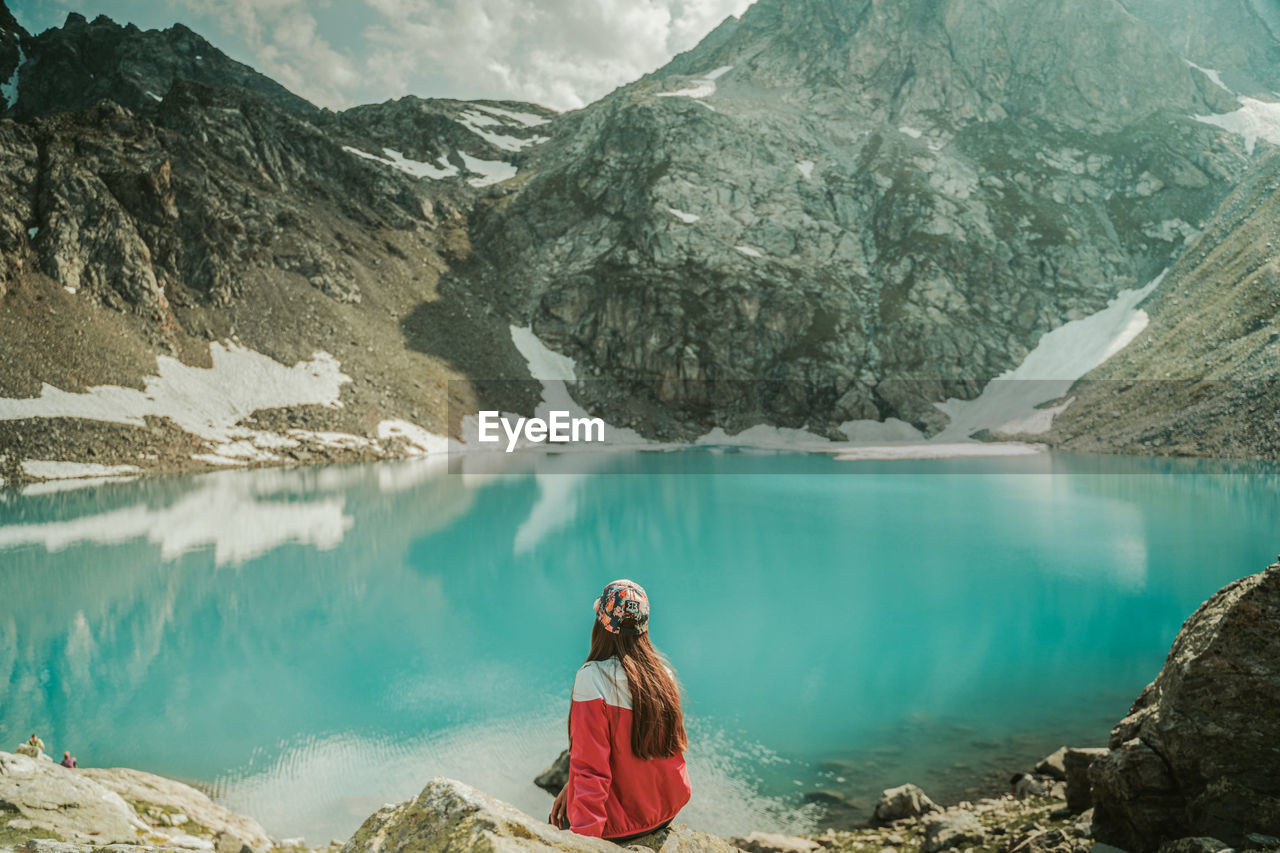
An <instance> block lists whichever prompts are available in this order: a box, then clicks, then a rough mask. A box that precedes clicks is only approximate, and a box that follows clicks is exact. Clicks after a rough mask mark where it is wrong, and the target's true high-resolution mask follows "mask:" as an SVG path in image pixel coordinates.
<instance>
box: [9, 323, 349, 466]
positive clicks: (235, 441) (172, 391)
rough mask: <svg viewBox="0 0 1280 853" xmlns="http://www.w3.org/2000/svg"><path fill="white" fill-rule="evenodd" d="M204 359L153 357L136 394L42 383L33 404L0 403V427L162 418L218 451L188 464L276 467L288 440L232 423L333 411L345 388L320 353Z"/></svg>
mask: <svg viewBox="0 0 1280 853" xmlns="http://www.w3.org/2000/svg"><path fill="white" fill-rule="evenodd" d="M209 354H210V357H211V359H212V362H213V364H212V366H211V367H208V368H204V367H189V366H187V365H185V364H183V363H182V362H181V361H178V360H177V359H175V358H171V357H169V356H163V355H162V356H158V357H157V358H156V369H157V374H156V375H154V376H148V377H146V378H145V379H144V380H143V390H141V391H139V390H137V389H134V388H122V387H120V386H117V385H98V386H95V387H92V388H90V389H89V390H87V391H85V392H84V393H74V392H68V391H62V390H60V389H58V388H55V387H53V386H52V385H48V384H45V385H44V386H43V387H42V388H41V389H40V396H39V397H22V398H0V420H21V419H26V418H58V417H62V418H83V419H85V420H93V421H106V422H109V423H121V424H129V425H131V426H145V425H146V420H145V418H146V417H147V416H148V415H150V416H153V417H158V418H169V419H170V420H172V421H173V422H174V423H175V424H177V426H178V427H180V428H181V429H183V430H185V431H186V432H189V433H191V434H192V435H195V436H198V437H199V438H203V439H205V440H206V441H209V442H212V443H213V444H216V445H218V447H217V448H216V449H215V453H214V454H201V455H199V456H196V457H193V458H197V459H199V460H200V461H206V462H209V461H212V459H211V458H210V457H212V456H214V455H215V454H216V456H218V457H226V458H229V459H232V460H251V461H279V460H278V457H276V456H275V455H273V454H271V453H269V452H268V451H269V450H270V449H271V448H273V447H282V446H294V447H296V446H297V442H296V441H294V440H291V439H288V438H284V437H282V436H278V435H275V434H273V433H267V432H261V431H258V430H251V429H247V428H244V427H238V426H236V424H238V423H239V422H240V421H241V420H243V419H244V418H247V417H249V416H250V415H252V414H253V413H254V412H256V411H258V410H260V409H273V408H281V407H285V406H306V405H315V406H328V407H330V408H340V407H341V406H342V403H341V401H340V400H339V396H340V394H341V389H342V386H343V385H344V384H345V383H347V382H350V381H351V377H349V376H347V375H346V374H344V373H343V372H342V371H341V369H340V367H339V364H338V361H337V359H335V358H334V357H333V356H331V355H329V354H328V353H326V352H316V353H314V354H313V355H312V357H311V358H310V359H309V360H307V361H300V362H298V363H297V364H295V365H293V366H292V367H288V366H285V365H283V364H281V363H280V362H278V361H275V360H274V359H272V358H270V357H269V356H266V355H263V354H262V353H259V352H255V351H253V350H250V349H246V348H245V347H242V346H240V345H238V344H234V343H232V344H221V343H212V344H210V345H209ZM217 464H223V460H222V459H219V461H218V463H217ZM232 464H241V463H232Z"/></svg>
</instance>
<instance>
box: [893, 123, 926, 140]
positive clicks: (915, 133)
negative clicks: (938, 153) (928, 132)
mask: <svg viewBox="0 0 1280 853" xmlns="http://www.w3.org/2000/svg"><path fill="white" fill-rule="evenodd" d="M898 133H901V134H904V135H906V136H910V137H911V138H912V139H919V138H920V137H922V136H924V131H922V130H916V129H915V128H914V127H907V126H906V125H905V124H904V125H903V126H902V127H900V128H898Z"/></svg>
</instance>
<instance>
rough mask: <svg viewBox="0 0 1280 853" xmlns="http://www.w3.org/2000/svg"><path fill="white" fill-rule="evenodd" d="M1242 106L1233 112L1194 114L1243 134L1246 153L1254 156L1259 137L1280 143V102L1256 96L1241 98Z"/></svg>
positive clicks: (1225, 128)
mask: <svg viewBox="0 0 1280 853" xmlns="http://www.w3.org/2000/svg"><path fill="white" fill-rule="evenodd" d="M1239 101H1240V104H1241V107H1240V109H1238V110H1236V111H1235V112H1233V113H1219V114H1217V115H1207V116H1193V118H1195V120H1196V121H1202V122H1204V123H1205V124H1212V125H1216V126H1217V127H1220V128H1222V129H1223V130H1225V131H1227V132H1229V133H1234V134H1237V135H1238V136H1243V137H1244V140H1245V153H1246V154H1248V155H1250V156H1252V155H1253V149H1254V146H1255V145H1256V144H1257V142H1258V140H1259V139H1265V140H1266V141H1267V142H1270V143H1272V144H1273V145H1280V103H1277V102H1273V101H1259V100H1257V99H1256V98H1243V97H1242V98H1239Z"/></svg>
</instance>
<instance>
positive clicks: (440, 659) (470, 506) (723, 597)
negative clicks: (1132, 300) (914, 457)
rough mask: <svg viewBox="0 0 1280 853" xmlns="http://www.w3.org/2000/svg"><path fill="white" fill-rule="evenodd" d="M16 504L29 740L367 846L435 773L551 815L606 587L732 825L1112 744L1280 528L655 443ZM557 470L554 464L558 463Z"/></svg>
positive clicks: (712, 805)
mask: <svg viewBox="0 0 1280 853" xmlns="http://www.w3.org/2000/svg"><path fill="white" fill-rule="evenodd" d="M580 463H581V460H578V464H573V465H572V467H566V466H567V464H568V463H566V462H565V458H564V457H559V458H557V457H547V458H545V459H544V460H542V461H541V462H539V463H536V470H530V471H526V472H524V473H522V474H515V475H505V476H496V475H495V476H472V475H467V476H462V475H454V474H441V473H440V472H439V471H438V470H437V469H435V468H434V467H433V466H431V465H427V464H423V463H420V462H419V463H395V464H381V465H365V466H353V467H335V468H322V469H310V470H297V471H279V470H276V471H261V472H226V473H220V474H215V475H207V476H202V477H194V478H168V479H157V480H145V481H138V482H133V483H112V484H105V485H101V486H97V487H93V488H86V489H78V490H74V491H65V492H53V493H44V494H41V493H38V491H39V490H35V491H36V492H37V493H29V494H24V495H16V494H8V495H7V496H6V497H4V498H0V601H3V608H2V609H0V744H2V745H3V747H4V748H7V749H12V748H13V747H14V746H16V745H17V744H18V743H19V742H20V741H22V740H24V739H25V738H26V736H27V735H28V734H29V733H30V731H31V730H33V729H34V730H38V731H39V732H40V734H41V735H42V737H43V738H44V740H45V742H46V743H47V744H48V745H49V748H50V750H51V751H52V750H57V751H58V752H61V750H63V749H71V750H72V751H73V752H75V753H76V754H77V755H78V756H79V758H80V760H81V762H82V764H85V765H128V766H134V767H139V768H143V769H148V770H152V771H155V772H159V773H164V774H168V775H172V776H175V777H178V778H182V779H187V780H191V781H198V782H202V783H206V784H208V785H209V786H210V787H211V788H212V789H213V790H214V791H215V792H216V795H217V796H218V797H219V798H220V799H221V801H223V802H225V803H227V804H228V805H230V806H232V807H234V808H237V809H239V810H242V811H245V812H248V813H250V814H252V815H254V816H256V817H258V818H259V819H260V820H261V821H262V822H263V823H264V824H265V825H266V827H267V828H268V830H269V831H271V832H272V833H273V834H275V835H277V836H280V837H287V836H296V835H304V836H306V837H307V838H308V839H310V840H312V841H314V842H317V843H319V842H324V841H327V840H328V839H329V838H330V837H331V836H332V837H345V836H346V835H347V834H348V833H350V832H351V831H352V830H353V829H354V828H355V826H356V825H358V823H359V821H360V820H361V819H362V818H363V817H364V816H366V815H367V814H369V813H370V812H371V811H372V810H373V809H375V808H376V807H378V806H379V805H381V804H382V803H384V802H388V801H392V800H396V799H400V798H403V797H406V796H409V795H411V794H413V793H415V792H416V791H417V790H419V789H420V788H421V786H422V785H423V784H424V782H425V781H426V780H427V779H428V778H429V777H431V776H432V775H434V774H437V773H442V774H445V775H448V776H453V777H456V778H459V779H463V780H465V781H468V782H471V783H473V784H476V785H478V786H480V787H481V788H483V789H485V790H487V791H489V792H491V793H493V794H495V795H498V796H500V797H503V798H505V799H508V800H510V801H513V802H515V803H516V804H517V805H519V806H521V807H523V808H526V809H528V810H530V811H532V812H533V813H534V814H537V815H542V814H544V813H545V811H546V809H547V808H548V806H549V804H550V797H549V796H548V795H546V794H545V793H543V792H541V791H539V790H537V789H536V788H534V787H533V785H532V783H531V779H532V777H533V776H534V775H535V774H536V773H537V772H538V771H539V770H541V769H542V767H543V766H544V765H545V764H546V763H547V762H548V761H549V760H550V759H551V758H553V757H554V756H555V755H556V753H557V752H558V751H559V749H561V748H562V746H563V745H564V741H565V715H566V711H567V703H568V695H569V688H570V685H571V683H572V680H573V675H574V672H575V669H576V667H577V665H578V664H579V663H580V662H581V660H582V658H583V657H584V655H585V653H586V647H587V640H588V632H589V630H590V620H591V609H590V605H591V602H592V600H593V599H594V597H595V596H596V594H597V593H598V591H599V588H600V587H602V586H603V584H604V583H605V582H606V581H608V580H611V579H613V578H615V577H619V576H625V577H630V578H632V579H635V580H638V581H640V582H641V583H642V584H644V585H645V587H646V588H647V589H648V591H649V594H650V597H651V600H652V603H653V618H652V622H651V627H652V636H653V639H654V641H655V642H656V643H657V644H658V645H659V646H660V647H661V648H662V649H664V650H665V651H666V652H667V653H668V655H669V656H670V658H671V660H672V662H673V664H674V666H675V668H676V669H677V670H678V672H679V675H680V677H681V680H682V682H683V685H684V688H685V690H686V693H687V700H686V701H687V713H688V715H689V720H690V728H691V736H692V738H691V739H692V747H691V752H690V765H691V772H692V775H693V779H694V785H695V789H696V793H695V800H694V802H693V803H692V804H691V805H690V807H689V809H688V810H687V812H686V815H685V819H686V820H687V821H688V822H690V823H693V824H695V825H698V826H702V827H704V828H707V829H710V830H712V831H717V832H722V833H739V832H745V831H748V830H750V829H753V828H755V829H781V830H788V829H800V828H804V826H805V820H806V819H807V818H806V816H805V815H804V814H803V813H797V812H796V810H795V809H794V806H795V805H796V804H797V803H799V802H800V797H801V795H802V794H803V793H804V792H806V791H810V790H814V789H817V788H825V789H832V790H837V791H840V792H841V793H843V794H845V795H846V796H850V797H853V798H855V799H856V800H858V801H860V802H863V803H866V804H867V805H868V806H869V804H870V802H871V799H872V798H873V797H874V794H875V793H876V792H877V791H879V790H880V789H881V788H884V787H886V786H889V785H894V784H900V783H901V782H904V781H907V780H912V781H916V782H918V783H920V784H922V785H923V786H924V787H925V789H926V790H927V791H928V792H930V793H931V794H933V795H934V796H935V797H937V798H939V799H947V798H958V797H960V796H963V795H966V794H969V793H973V792H975V791H976V790H978V789H983V788H984V786H985V787H987V788H990V787H992V786H994V790H996V791H998V790H999V785H1000V780H1001V777H1007V775H1008V773H1009V772H1012V771H1014V770H1017V769H1021V768H1023V767H1024V766H1026V763H1027V762H1029V761H1032V760H1034V759H1035V758H1038V757H1039V756H1041V755H1043V754H1045V753H1047V752H1048V751H1050V750H1052V749H1054V748H1056V747H1057V746H1059V745H1061V744H1063V743H1065V742H1071V743H1073V744H1076V745H1095V744H1100V743H1102V742H1103V741H1104V740H1105V738H1106V734H1107V731H1108V729H1109V728H1110V726H1111V725H1112V724H1113V723H1114V722H1115V721H1116V720H1118V719H1119V718H1120V717H1121V716H1122V715H1123V713H1124V712H1125V710H1126V708H1127V707H1128V705H1129V703H1130V702H1131V701H1132V699H1133V698H1134V697H1135V696H1136V695H1137V693H1138V691H1139V690H1141V688H1142V687H1143V686H1144V685H1145V684H1146V683H1147V682H1148V681H1149V680H1150V679H1151V678H1152V677H1153V676H1154V675H1155V673H1156V671H1157V670H1158V669H1159V667H1160V664H1161V662H1162V660H1163V657H1164V654H1165V652H1166V650H1167V648H1168V646H1169V643H1170V642H1171V641H1172V639H1173V637H1174V635H1175V634H1176V633H1177V631H1178V628H1179V626H1180V624H1181V622H1182V620H1183V619H1185V618H1186V616H1188V615H1189V614H1190V613H1191V612H1192V611H1193V610H1194V609H1195V607H1196V606H1197V605H1198V604H1199V603H1200V602H1201V601H1203V600H1204V599H1205V598H1206V597H1207V596H1209V595H1210V594H1212V593H1213V592H1214V591H1215V590H1216V589H1218V588H1219V587H1220V586H1221V585H1223V584H1224V583H1226V582H1227V581H1230V580H1232V579H1234V578H1237V577H1240V576H1243V575H1246V574H1250V573H1253V572H1255V571H1259V570H1261V569H1262V568H1264V567H1265V566H1266V565H1267V564H1268V563H1270V562H1271V561H1272V560H1273V559H1274V557H1275V555H1276V550H1277V547H1278V546H1280V537H1278V536H1277V533H1278V532H1280V531H1277V529H1276V519H1277V518H1280V488H1278V486H1280V474H1278V473H1277V469H1276V468H1275V467H1272V466H1261V465H1259V466H1250V465H1234V466H1228V465H1224V464H1220V463H1213V462H1186V463H1182V462H1168V461H1153V460H1131V459H1106V458H1098V457H1082V456H1070V455H1058V454H1054V455H1048V454H1046V455H1041V456H1034V457H1022V458H1011V459H989V460H951V461H946V460H943V461H933V462H898V463H856V464H851V463H841V462H837V461H834V460H832V459H830V458H827V457H824V456H816V455H813V456H794V455H792V456H769V455H749V454H743V453H738V454H734V453H729V454H714V453H707V452H689V453H671V454H655V453H649V454H633V455H624V456H618V457H612V458H599V459H595V460H594V461H592V462H591V463H590V464H588V465H585V466H584V465H582V464H580ZM530 464H532V463H530Z"/></svg>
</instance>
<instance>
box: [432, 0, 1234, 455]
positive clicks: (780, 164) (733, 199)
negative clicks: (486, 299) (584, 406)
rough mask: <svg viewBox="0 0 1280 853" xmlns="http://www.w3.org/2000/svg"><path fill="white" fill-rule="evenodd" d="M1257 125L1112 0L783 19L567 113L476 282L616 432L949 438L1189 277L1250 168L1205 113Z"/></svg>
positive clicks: (490, 226) (934, 0) (767, 12)
mask: <svg viewBox="0 0 1280 853" xmlns="http://www.w3.org/2000/svg"><path fill="white" fill-rule="evenodd" d="M1237 106H1238V105H1237V103H1236V101H1235V99H1234V98H1233V97H1232V96H1231V94H1230V93H1229V92H1227V91H1226V90H1225V89H1223V88H1222V87H1220V86H1218V85H1216V84H1215V83H1214V81H1213V80H1212V78H1211V75H1209V74H1207V73H1206V72H1204V71H1202V70H1199V69H1197V68H1195V67H1193V66H1191V65H1189V64H1188V62H1187V61H1186V59H1185V58H1184V57H1183V56H1181V55H1180V54H1178V53H1177V52H1175V51H1174V50H1173V49H1172V48H1171V46H1170V44H1169V42H1168V39H1167V38H1166V37H1165V36H1164V35H1162V34H1161V33H1158V32H1157V31H1156V30H1155V29H1153V28H1152V27H1151V26H1149V25H1148V24H1146V23H1145V22H1144V21H1142V20H1141V19H1139V18H1136V17H1135V16H1134V15H1133V14H1131V13H1130V12H1129V11H1128V10H1126V9H1125V8H1124V6H1122V5H1121V4H1120V3H1118V2H1115V0H1086V2H1069V0H1043V2H1038V3H1023V2H1011V1H1010V2H971V0H910V2H899V3H883V2H872V0H865V2H834V0H804V2H788V3H783V2H772V0H761V2H759V3H757V4H756V5H754V6H752V7H751V8H750V9H749V10H748V11H747V12H746V13H745V14H744V15H743V16H742V18H741V20H734V19H730V20H729V21H726V22H725V23H724V24H723V25H722V26H721V27H720V28H718V29H717V30H716V31H715V32H713V33H712V34H711V35H710V36H709V37H708V38H707V39H706V40H705V41H704V42H703V43H702V44H700V45H699V46H698V47H696V48H694V49H693V50H692V51H690V52H688V53H686V54H683V55H681V56H678V57H677V58H676V59H674V60H673V61H672V62H671V63H670V64H669V65H667V66H666V67H665V68H663V69H660V70H659V71H657V72H655V73H653V74H651V75H649V76H647V77H645V78H643V79H641V80H639V81H637V82H636V83H634V84H631V85H629V86H626V87H623V88H622V89H620V90H618V91H617V92H615V93H613V94H612V95H610V96H608V97H606V98H604V99H603V100H601V101H600V102H598V103H595V104H592V105H591V106H589V107H587V108H586V109H584V110H582V111H580V112H578V113H575V114H572V115H569V116H566V117H565V118H564V119H562V120H561V122H560V125H559V128H558V132H557V133H556V134H555V135H554V137H553V139H552V140H551V141H550V142H548V143H547V144H546V145H543V146H541V147H540V148H538V149H537V150H536V151H534V152H533V153H532V154H531V155H530V163H529V169H528V178H527V179H526V180H525V181H524V182H523V183H522V184H520V185H519V186H518V187H517V188H514V189H513V192H512V194H511V197H504V198H503V199H501V200H500V201H499V202H496V203H490V204H485V203H482V204H481V205H480V207H479V208H478V211H477V225H476V226H475V229H474V235H473V245H474V248H475V252H474V257H475V258H476V259H478V260H477V263H476V264H474V265H473V267H472V268H469V269H467V270H465V271H462V272H461V273H460V274H459V276H458V277H460V278H462V279H465V282H464V283H460V284H458V285H457V286H458V287H459V288H460V289H462V290H466V289H469V288H472V287H474V283H475V282H483V283H484V284H485V286H486V287H487V288H488V289H492V290H493V291H495V292H496V293H498V294H499V295H500V297H501V298H502V299H503V300H504V303H505V307H506V309H507V310H509V311H510V312H512V313H513V314H514V315H515V316H516V317H517V318H519V321H520V322H521V323H529V324H532V327H533V329H534V331H535V332H536V333H537V334H538V335H539V336H540V337H541V338H542V339H543V340H545V341H547V342H548V343H549V344H550V345H551V346H552V347H553V348H554V349H557V350H559V351H561V352H563V353H565V354H566V355H569V356H571V357H573V358H574V359H576V360H577V361H578V363H579V364H580V365H581V366H582V368H583V370H584V372H585V373H586V375H588V376H590V377H592V378H593V379H599V380H600V381H596V382H591V383H588V384H587V385H585V386H584V387H583V388H582V393H583V395H584V397H585V398H587V399H590V400H591V401H592V404H593V405H595V406H597V407H599V408H601V409H602V410H604V411H606V412H608V413H609V415H610V416H611V417H613V418H614V419H615V420H616V421H618V422H619V423H627V424H631V425H635V426H637V427H639V428H642V429H644V428H648V429H650V430H652V431H655V432H657V433H658V434H661V435H664V436H666V437H682V438H687V437H691V436H692V435H696V434H699V433H700V432H705V431H706V429H708V428H709V427H712V426H723V427H725V428H727V429H729V430H730V431H733V430H735V429H741V428H743V427H745V426H750V425H751V424H753V423H757V422H761V421H764V422H771V423H774V424H777V425H780V426H790V427H800V426H806V425H807V426H808V428H809V429H811V430H815V431H820V432H824V433H826V434H829V435H833V436H838V435H840V429H839V427H840V425H841V424H842V423H843V422H845V421H849V420H856V419H868V418H870V419H876V420H883V419H885V418H889V417H897V418H901V419H903V420H906V421H909V422H911V423H912V424H914V425H915V426H917V427H919V428H921V429H922V430H924V431H926V432H932V431H936V430H937V429H939V428H940V427H941V426H942V425H943V423H944V422H945V418H944V416H943V415H941V413H940V412H938V411H937V409H936V408H935V407H934V405H933V404H934V403H935V402H937V401H940V400H943V399H946V398H947V397H960V398H970V397H973V396H975V395H976V394H977V392H978V391H979V390H980V389H981V387H982V386H983V385H984V384H985V383H986V382H987V381H988V380H990V379H991V378H993V377H994V376H997V375H999V374H1000V373H1002V372H1004V371H1006V370H1008V369H1010V368H1011V367H1013V366H1015V365H1017V364H1018V363H1019V361H1020V360H1021V359H1022V358H1023V357H1024V356H1025V355H1026V354H1027V352H1028V351H1029V350H1030V349H1031V348H1032V347H1033V346H1034V345H1035V344H1036V342H1037V341H1038V339H1039V338H1040V337H1041V336H1042V335H1043V334H1044V333H1046V332H1048V331H1050V330H1052V329H1054V328H1055V327H1057V326H1059V325H1061V324H1062V323H1063V322H1065V321H1067V320H1070V319H1075V318H1078V317H1081V316H1083V315H1085V314H1087V313H1090V312H1093V311H1096V310H1098V309H1100V308H1102V307H1103V306H1104V305H1105V304H1106V303H1107V301H1108V300H1109V299H1110V298H1112V297H1113V296H1115V294H1116V293H1117V292H1118V291H1119V290H1121V289H1124V288H1128V287H1133V286H1135V285H1137V284H1140V283H1145V282H1146V281H1147V280H1149V279H1151V278H1153V277H1154V276H1155V275H1156V274H1157V273H1158V272H1159V271H1160V270H1161V269H1162V268H1164V267H1165V266H1167V265H1168V264H1169V263H1170V261H1171V260H1172V259H1173V258H1174V257H1176V256H1177V254H1178V253H1179V252H1180V251H1181V249H1182V247H1183V244H1184V241H1185V238H1186V236H1187V235H1189V234H1191V233H1192V232H1194V231H1195V230H1196V229H1197V228H1198V227H1199V224H1200V223H1201V221H1202V220H1203V219H1204V218H1205V217H1206V216H1207V215H1209V214H1210V213H1211V212H1212V211H1213V209H1214V208H1215V206H1216V205H1217V204H1218V202H1219V201H1220V200H1221V199H1222V198H1223V197H1224V196H1225V195H1226V193H1227V192H1228V191H1229V190H1230V188H1231V187H1232V186H1233V185H1234V183H1235V182H1236V181H1237V180H1238V179H1239V178H1240V176H1241V175H1242V174H1243V172H1244V171H1245V169H1246V168H1247V167H1248V162H1249V159H1248V157H1247V156H1246V152H1245V149H1246V146H1245V144H1244V143H1243V142H1242V141H1241V140H1240V139H1239V138H1236V137H1232V136H1225V135H1223V134H1221V133H1219V132H1217V131H1216V130H1215V129H1213V128H1212V127H1209V126H1207V125H1206V124H1204V123H1203V122H1200V121H1197V120H1196V119H1195V118H1193V116H1194V115H1200V114H1222V113H1229V112H1231V111H1232V110H1234V109H1236V108H1237ZM452 281H453V279H452V278H451V279H449V280H447V281H446V284H445V287H446V288H448V287H451V286H453V285H452V284H451V282H452ZM760 380H764V381H763V382H761V381H760ZM637 400H647V401H648V402H649V403H650V405H649V406H647V407H640V408H637V406H636V401H637Z"/></svg>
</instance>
